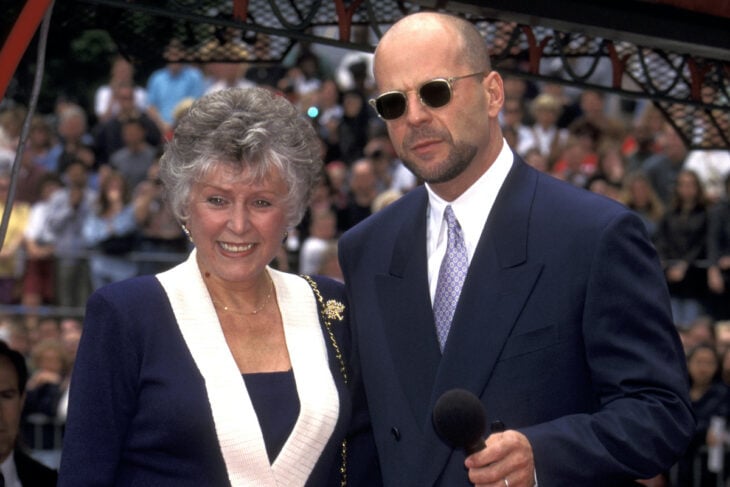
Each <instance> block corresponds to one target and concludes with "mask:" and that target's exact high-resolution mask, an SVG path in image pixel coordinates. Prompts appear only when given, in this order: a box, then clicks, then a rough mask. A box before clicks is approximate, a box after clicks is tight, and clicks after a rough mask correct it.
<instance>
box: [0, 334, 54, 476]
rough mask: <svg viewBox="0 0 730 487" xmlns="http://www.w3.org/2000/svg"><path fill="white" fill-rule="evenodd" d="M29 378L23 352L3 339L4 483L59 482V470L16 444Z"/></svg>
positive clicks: (0, 451)
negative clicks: (38, 460)
mask: <svg viewBox="0 0 730 487" xmlns="http://www.w3.org/2000/svg"><path fill="white" fill-rule="evenodd" d="M27 380H28V369H27V368H26V365H25V359H24V358H23V356H22V355H21V354H20V353H19V352H16V351H15V350H12V349H11V348H9V347H8V346H7V344H6V343H5V342H3V341H0V484H1V485H5V486H13V487H17V486H21V487H22V486H26V487H27V486H32V487H46V486H55V485H56V477H57V474H56V471H55V470H52V469H50V468H48V467H46V466H45V465H43V464H41V463H39V462H37V461H36V460H34V459H33V458H31V457H30V456H29V455H28V454H27V453H25V452H24V451H23V450H21V449H20V448H18V447H17V446H16V445H17V440H18V431H19V426H20V415H21V411H22V410H23V402H24V401H25V384H26V381H27Z"/></svg>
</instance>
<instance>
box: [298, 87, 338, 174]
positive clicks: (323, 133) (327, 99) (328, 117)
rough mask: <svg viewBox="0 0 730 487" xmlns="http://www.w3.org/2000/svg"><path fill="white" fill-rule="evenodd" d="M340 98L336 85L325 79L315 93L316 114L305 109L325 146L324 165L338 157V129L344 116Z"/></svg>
mask: <svg viewBox="0 0 730 487" xmlns="http://www.w3.org/2000/svg"><path fill="white" fill-rule="evenodd" d="M340 98H341V94H340V90H339V89H338V88H337V84H336V83H335V82H334V81H333V80H331V79H326V80H324V81H322V85H321V86H320V88H319V91H318V93H317V99H316V100H317V102H316V103H317V105H316V107H315V108H316V113H314V112H311V111H309V110H311V108H308V109H307V115H309V116H310V117H311V116H312V115H314V119H315V121H316V126H315V128H316V129H317V133H318V134H319V137H320V138H321V139H322V142H323V143H324V144H325V147H326V150H325V155H324V157H323V158H322V159H323V160H324V161H325V163H328V162H330V161H334V160H337V159H339V157H340V147H339V138H338V127H339V125H340V121H341V120H342V116H343V115H344V109H343V108H342V104H341V103H340Z"/></svg>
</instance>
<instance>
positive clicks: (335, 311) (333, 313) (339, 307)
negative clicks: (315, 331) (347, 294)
mask: <svg viewBox="0 0 730 487" xmlns="http://www.w3.org/2000/svg"><path fill="white" fill-rule="evenodd" d="M343 311H345V305H344V304H342V303H340V302H339V301H335V300H334V299H329V300H327V302H326V303H325V305H324V315H325V316H326V317H327V318H329V319H330V320H339V321H342V318H343V317H342V312H343Z"/></svg>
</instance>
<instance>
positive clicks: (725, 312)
mask: <svg viewBox="0 0 730 487" xmlns="http://www.w3.org/2000/svg"><path fill="white" fill-rule="evenodd" d="M725 194H726V196H725V197H724V198H723V199H722V200H720V201H719V202H718V203H716V204H715V205H714V206H712V207H711V208H710V212H709V227H708V233H707V259H708V261H709V264H710V267H709V269H708V270H707V286H708V288H709V290H710V293H711V294H710V309H711V312H712V314H713V316H714V317H715V318H716V319H718V320H730V174H729V175H727V176H725Z"/></svg>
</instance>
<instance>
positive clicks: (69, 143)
mask: <svg viewBox="0 0 730 487" xmlns="http://www.w3.org/2000/svg"><path fill="white" fill-rule="evenodd" d="M56 130H57V132H58V138H59V140H58V141H57V143H56V144H55V145H54V146H53V147H52V148H51V149H50V150H49V152H48V157H46V158H45V163H46V164H47V166H46V170H48V171H53V172H56V173H57V174H63V173H64V172H65V171H66V167H67V166H68V165H69V164H70V163H71V161H73V160H80V161H82V162H84V163H85V164H86V166H87V168H88V170H89V171H93V170H95V169H96V168H95V167H94V165H95V163H96V159H95V156H94V151H93V146H94V139H93V137H92V136H91V134H90V133H89V132H88V121H87V116H86V111H85V110H84V109H83V108H81V106H79V105H76V104H72V103H71V104H64V105H62V108H60V109H59V112H58V121H57V127H56Z"/></svg>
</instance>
